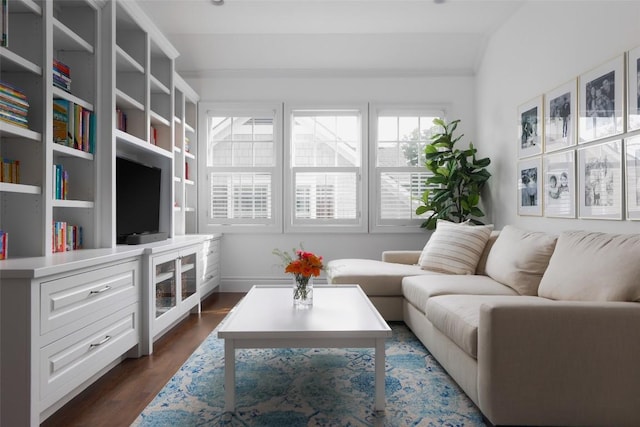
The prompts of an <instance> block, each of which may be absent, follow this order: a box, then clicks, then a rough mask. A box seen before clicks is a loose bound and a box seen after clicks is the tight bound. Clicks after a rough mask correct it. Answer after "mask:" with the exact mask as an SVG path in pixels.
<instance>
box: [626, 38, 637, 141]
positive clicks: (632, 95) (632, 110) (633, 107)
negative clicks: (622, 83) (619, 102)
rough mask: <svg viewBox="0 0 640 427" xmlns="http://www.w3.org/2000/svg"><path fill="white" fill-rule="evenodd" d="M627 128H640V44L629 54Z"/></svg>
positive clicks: (629, 129)
mask: <svg viewBox="0 0 640 427" xmlns="http://www.w3.org/2000/svg"><path fill="white" fill-rule="evenodd" d="M627 64H628V71H627V79H628V81H627V90H628V92H627V100H628V105H627V111H628V112H629V116H628V120H627V130H628V131H632V130H636V129H640V46H638V47H637V48H635V49H633V50H630V51H629V54H628V55H627Z"/></svg>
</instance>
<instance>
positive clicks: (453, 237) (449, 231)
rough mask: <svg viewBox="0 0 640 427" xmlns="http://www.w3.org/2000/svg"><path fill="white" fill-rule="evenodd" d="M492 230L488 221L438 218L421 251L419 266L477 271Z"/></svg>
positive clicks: (462, 271)
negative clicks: (458, 221)
mask: <svg viewBox="0 0 640 427" xmlns="http://www.w3.org/2000/svg"><path fill="white" fill-rule="evenodd" d="M492 230H493V227H492V226H487V225H481V226H472V225H468V224H465V223H463V224H456V223H453V222H449V221H438V224H437V225H436V231H435V232H434V233H433V234H432V235H431V238H430V239H429V241H428V242H427V244H426V245H425V247H424V249H423V250H422V254H421V255H420V261H419V264H420V267H422V269H423V270H430V271H437V272H439V273H448V274H475V272H476V267H477V266H478V262H479V261H480V257H481V256H482V251H483V250H484V247H485V246H486V244H487V241H488V240H489V236H490V235H491V231H492Z"/></svg>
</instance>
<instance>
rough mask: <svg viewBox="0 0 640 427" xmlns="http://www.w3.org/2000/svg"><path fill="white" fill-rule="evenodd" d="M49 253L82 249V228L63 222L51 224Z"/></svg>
mask: <svg viewBox="0 0 640 427" xmlns="http://www.w3.org/2000/svg"><path fill="white" fill-rule="evenodd" d="M52 238H53V240H52V244H51V251H52V252H54V253H55V252H66V251H73V250H75V249H82V227H80V226H77V225H70V224H67V223H66V222H64V221H54V222H53V236H52Z"/></svg>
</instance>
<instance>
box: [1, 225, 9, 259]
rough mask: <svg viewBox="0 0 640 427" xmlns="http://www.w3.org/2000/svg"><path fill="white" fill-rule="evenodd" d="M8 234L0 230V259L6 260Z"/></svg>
mask: <svg viewBox="0 0 640 427" xmlns="http://www.w3.org/2000/svg"><path fill="white" fill-rule="evenodd" d="M8 243H9V233H7V232H6V231H2V230H0V259H7V249H8Z"/></svg>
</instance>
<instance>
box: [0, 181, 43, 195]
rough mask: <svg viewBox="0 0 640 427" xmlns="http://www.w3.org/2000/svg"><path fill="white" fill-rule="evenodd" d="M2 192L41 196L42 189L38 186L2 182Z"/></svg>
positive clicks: (0, 187) (0, 185)
mask: <svg viewBox="0 0 640 427" xmlns="http://www.w3.org/2000/svg"><path fill="white" fill-rule="evenodd" d="M0 192H5V193H20V194H41V193H42V189H41V188H40V187H38V186H36V185H26V184H12V183H9V182H0Z"/></svg>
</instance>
